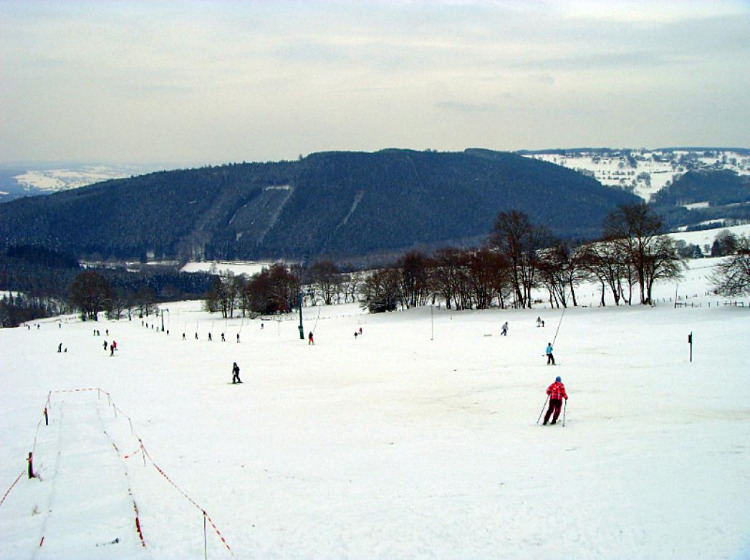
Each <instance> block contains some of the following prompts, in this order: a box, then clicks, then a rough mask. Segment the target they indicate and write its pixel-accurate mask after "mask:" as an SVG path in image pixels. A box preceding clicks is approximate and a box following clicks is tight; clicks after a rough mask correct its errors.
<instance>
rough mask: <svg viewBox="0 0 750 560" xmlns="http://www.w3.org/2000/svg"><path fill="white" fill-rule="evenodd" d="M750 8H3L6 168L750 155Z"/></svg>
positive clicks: (225, 4)
mask: <svg viewBox="0 0 750 560" xmlns="http://www.w3.org/2000/svg"><path fill="white" fill-rule="evenodd" d="M749 86H750V2H748V1H747V0H743V1H738V0H716V1H711V2H705V1H702V0H700V1H694V0H685V1H680V2H677V1H665V0H654V1H639V0H627V1H621V2H604V1H593V0H559V1H552V0H550V1H547V0H500V1H493V2H491V1H462V0H453V1H447V0H446V1H443V0H400V1H397V0H390V1H373V0H363V1H356V2H355V1H351V2H345V1H316V0H312V1H287V0H274V1H270V0H269V1H228V0H223V1H212V2H209V1H196V0H186V1H180V2H174V1H170V2H166V1H160V0H149V1H142V2H137V1H119V2H117V1H111V0H97V1H93V0H88V1H83V0H67V1H43V0H21V1H16V0H0V162H2V163H10V162H18V161H87V162H91V161H93V162H113V163H115V162H119V163H124V162H128V163H157V162H174V163H180V164H190V165H198V164H207V163H226V162H239V161H277V160H283V159H286V160H290V159H296V158H297V157H299V156H305V155H308V154H310V153H313V152H319V151H325V150H362V151H376V150H380V149H385V148H411V149H417V150H425V149H434V150H440V151H456V150H463V149H465V148H469V147H482V148H488V149H496V150H522V149H531V150H533V149H548V148H573V147H629V148H638V147H646V148H658V147H671V146H717V147H746V148H747V147H750V127H748V126H747V124H748V123H749V122H750V104H748V103H747V100H748V97H747V92H748V91H749V90H750V87H749Z"/></svg>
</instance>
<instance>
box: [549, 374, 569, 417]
mask: <svg viewBox="0 0 750 560" xmlns="http://www.w3.org/2000/svg"><path fill="white" fill-rule="evenodd" d="M547 394H548V395H549V408H548V409H547V414H545V415H544V425H546V424H547V421H548V420H549V417H550V416H552V422H551V424H555V423H556V422H557V419H558V418H559V417H560V411H561V410H562V400H563V399H565V400H566V401H567V400H568V393H566V392H565V385H563V383H562V379H560V377H559V376H558V377H557V378H555V382H554V383H553V384H552V385H550V386H549V387H547ZM553 413H554V415H553Z"/></svg>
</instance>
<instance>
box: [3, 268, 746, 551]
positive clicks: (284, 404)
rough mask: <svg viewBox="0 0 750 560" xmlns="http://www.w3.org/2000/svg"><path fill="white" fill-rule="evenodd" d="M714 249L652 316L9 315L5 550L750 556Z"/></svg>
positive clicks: (733, 381)
mask: <svg viewBox="0 0 750 560" xmlns="http://www.w3.org/2000/svg"><path fill="white" fill-rule="evenodd" d="M713 262H715V261H712V260H710V259H702V260H700V261H694V265H695V267H694V268H693V270H691V271H690V272H689V273H688V274H687V275H686V277H685V279H683V280H681V281H680V284H679V286H675V285H674V284H665V285H662V286H660V287H658V289H657V290H656V291H657V292H658V294H657V295H658V298H659V303H658V304H657V305H656V306H654V307H649V308H643V307H641V306H633V307H620V308H615V307H614V306H611V305H609V301H610V300H609V299H608V307H605V308H599V307H594V306H589V307H582V308H576V309H568V310H567V311H566V312H565V314H564V315H563V314H562V311H561V310H550V309H549V308H546V307H544V306H541V305H540V306H539V307H538V309H534V310H524V311H500V310H492V311H476V312H451V311H449V310H446V309H444V308H442V309H438V308H435V309H430V308H422V309H417V310H410V311H405V312H398V313H390V314H384V315H368V314H365V313H363V312H362V311H361V310H359V309H358V308H357V307H355V306H351V305H347V306H336V307H329V308H317V307H309V308H306V309H304V327H305V332H307V331H309V330H314V332H315V345H313V346H311V345H308V343H307V341H302V340H300V339H299V333H298V329H297V319H296V317H290V318H285V319H282V320H280V321H277V320H265V321H263V322H262V325H263V328H261V321H260V320H255V321H243V320H241V319H233V320H229V321H223V320H220V319H219V318H218V317H216V316H214V317H211V316H209V315H208V314H207V313H205V312H203V311H201V309H200V304H199V303H196V302H192V303H191V302H186V303H179V304H170V305H168V306H167V307H168V308H169V312H168V313H165V314H164V317H165V327H166V328H167V329H169V334H168V335H167V333H166V332H165V333H162V332H160V331H157V330H155V329H154V328H152V327H153V325H154V324H155V323H157V322H156V321H155V320H154V318H153V317H151V318H149V319H148V320H147V323H148V326H146V324H143V325H142V324H141V320H140V319H134V320H133V321H130V322H129V321H120V322H119V323H118V322H110V321H99V322H98V323H93V322H86V323H81V322H79V321H78V320H77V319H75V318H74V317H66V318H62V320H61V321H57V320H47V321H41V322H39V325H40V326H39V328H37V327H36V324H34V325H32V328H31V329H27V328H17V329H5V330H0V356H1V358H0V360H1V365H0V375H1V376H2V387H3V391H2V392H1V393H0V425H2V431H0V485H1V486H2V487H1V488H0V492H2V493H3V494H4V497H3V503H2V505H0V558H3V559H6V558H7V559H15V558H37V559H46V558H63V559H68V558H77V559H89V558H91V559H96V558H108V559H110V558H118V559H119V558H134V559H141V558H144V559H145V558H153V559H163V558H167V559H171V558H174V559H183V558H204V555H205V556H206V557H208V558H247V559H250V558H262V559H274V558H279V559H318V558H320V559H335V558H338V559H344V558H347V559H348V558H351V559H381V558H388V559H402V558H409V559H485V558H502V559H519V560H520V559H536V558H539V559H541V558H545V559H546V558H551V557H559V558H569V559H589V558H590V559H675V558H679V559H681V560H684V559H723V558H728V559H735V560H741V559H747V558H750V383H748V381H749V378H748V371H750V369H749V368H748V365H747V355H746V354H747V349H748V340H750V307H748V304H749V303H750V298H746V300H745V301H744V304H745V307H739V306H737V307H734V306H731V307H730V306H723V305H717V303H718V302H720V301H722V300H719V299H717V298H715V297H710V296H707V295H706V294H707V291H708V284H707V281H706V275H707V274H708V273H709V272H710V266H711V265H712V264H713ZM675 293H677V294H678V295H679V296H680V297H685V296H687V299H683V300H681V303H689V304H691V305H695V307H680V308H675V307H674V302H672V301H670V300H669V298H670V297H674V294H675ZM579 297H580V298H581V299H582V300H584V302H586V303H595V302H597V301H598V294H597V293H596V291H595V290H594V289H581V290H580V291H579ZM709 304H710V307H709ZM538 315H539V316H541V317H542V318H543V319H544V320H545V321H546V326H545V327H543V328H537V327H536V323H535V320H536V317H537V316H538ZM505 321H508V322H509V325H510V331H509V334H508V336H507V337H501V336H500V335H499V331H500V325H501V324H502V323H503V322H505ZM158 325H161V320H159V321H158ZM558 326H559V331H558ZM359 328H362V331H363V334H362V336H358V337H356V338H355V337H354V332H355V330H356V331H358V329H359ZM95 329H98V330H100V331H101V333H102V336H95V335H94V330H95ZM106 330H109V335H110V336H105V331H106ZM183 332H185V334H186V340H182V333H183ZM209 332H211V333H212V338H213V341H211V342H209V341H208V333H209ZM222 332H224V333H225V336H226V339H227V341H226V342H221V338H220V336H221V333H222ZM556 332H557V338H556V340H555V355H556V358H557V360H558V363H559V365H557V366H554V367H553V366H547V365H545V362H546V359H545V358H544V357H543V353H544V348H545V346H546V344H547V342H549V341H552V340H553V339H554V338H555V334H556ZM691 332H692V333H693V337H694V346H693V361H692V363H691V362H690V361H689V360H690V358H689V346H688V343H687V337H688V334H689V333H691ZM195 333H197V334H198V340H196V339H195ZM237 334H239V335H240V343H239V344H238V343H237V342H236V335H237ZM112 339H114V340H116V341H117V345H118V351H117V352H116V353H115V355H114V356H113V357H111V356H110V352H109V351H105V350H104V349H103V342H104V340H107V341H108V342H109V341H111V340H112ZM60 343H62V348H63V349H64V350H67V351H63V352H61V353H58V352H57V349H58V345H59V344H60ZM234 361H236V362H237V363H238V364H239V366H240V367H241V377H242V379H243V381H244V383H243V384H241V385H235V386H232V384H231V383H230V380H231V371H230V370H231V366H232V362H234ZM556 375H560V376H562V379H563V382H564V383H565V385H566V387H567V391H568V394H569V396H570V400H569V401H568V404H567V407H566V411H565V426H562V425H560V424H558V425H556V426H544V427H542V426H541V425H538V424H537V418H538V416H539V414H540V411H541V409H542V406H543V405H544V404H545V389H546V388H547V386H548V385H549V384H550V383H551V382H552V381H553V380H554V378H555V376H556ZM73 389H91V390H85V391H70V390H73ZM97 389H98V390H97ZM45 405H46V406H47V407H48V413H49V425H46V424H45V422H44V417H43V410H44V408H45ZM139 438H140V439H139ZM30 451H33V452H34V467H35V469H36V472H37V473H38V475H39V477H38V478H36V479H28V478H27V476H26V457H27V455H28V453H29V452H30ZM157 467H158V468H157ZM16 480H17V483H16V484H15V485H14V484H13V483H14V481H16ZM9 488H10V491H9V492H7V493H6V489H9ZM203 511H205V513H206V517H205V518H204V515H203ZM136 518H137V519H138V526H139V527H140V529H141V534H140V535H139V532H138V530H137V526H136ZM141 535H142V539H143V541H141ZM222 537H223V539H224V541H223V540H222ZM142 542H144V543H145V547H144V546H143V544H142Z"/></svg>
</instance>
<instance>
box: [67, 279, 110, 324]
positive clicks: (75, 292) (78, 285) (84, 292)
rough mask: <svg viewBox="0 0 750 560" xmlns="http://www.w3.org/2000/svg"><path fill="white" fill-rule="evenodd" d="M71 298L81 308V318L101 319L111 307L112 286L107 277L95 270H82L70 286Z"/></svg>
mask: <svg viewBox="0 0 750 560" xmlns="http://www.w3.org/2000/svg"><path fill="white" fill-rule="evenodd" d="M70 300H71V301H72V302H73V305H75V306H76V307H78V308H79V309H80V310H81V319H83V320H84V321H85V320H86V319H92V320H94V321H96V320H98V319H99V313H101V312H102V311H106V310H107V309H108V308H109V303H110V300H111V288H110V285H109V282H108V281H107V279H106V278H105V277H104V276H102V275H101V274H99V273H98V272H95V271H93V270H87V271H85V272H81V273H80V274H79V275H78V276H76V278H75V280H73V284H71V286H70Z"/></svg>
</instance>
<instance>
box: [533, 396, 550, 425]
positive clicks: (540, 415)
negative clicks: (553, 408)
mask: <svg viewBox="0 0 750 560" xmlns="http://www.w3.org/2000/svg"><path fill="white" fill-rule="evenodd" d="M548 400H549V395H547V398H546V399H545V400H544V404H543V405H542V411H541V412H540V413H539V418H537V419H536V423H537V424H539V420H541V419H542V414H544V409H545V407H546V406H547V401H548Z"/></svg>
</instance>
